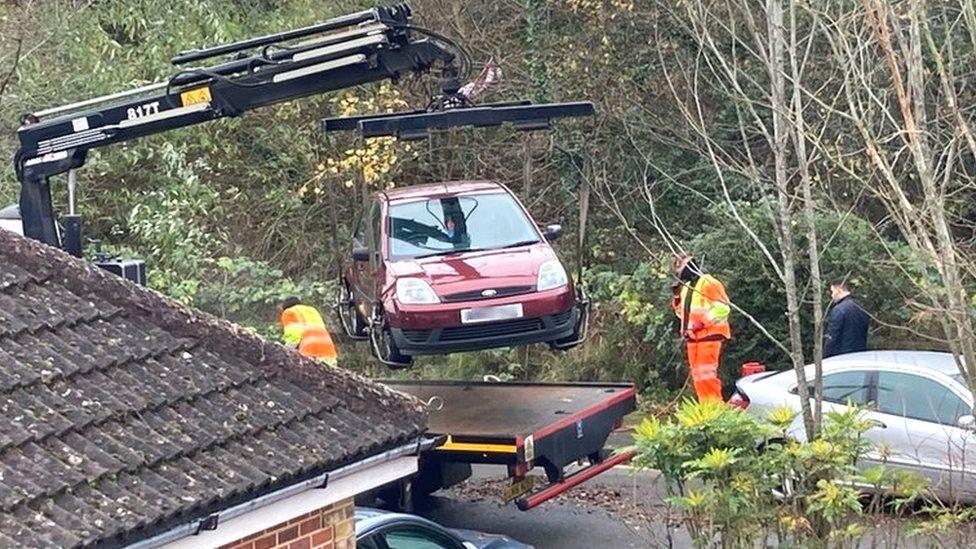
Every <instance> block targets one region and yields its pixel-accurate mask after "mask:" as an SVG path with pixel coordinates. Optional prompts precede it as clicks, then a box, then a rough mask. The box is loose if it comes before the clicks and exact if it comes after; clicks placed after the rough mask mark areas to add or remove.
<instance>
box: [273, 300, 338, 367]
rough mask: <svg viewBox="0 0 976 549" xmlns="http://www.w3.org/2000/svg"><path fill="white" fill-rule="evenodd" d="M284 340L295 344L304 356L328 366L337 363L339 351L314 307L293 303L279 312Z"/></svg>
mask: <svg viewBox="0 0 976 549" xmlns="http://www.w3.org/2000/svg"><path fill="white" fill-rule="evenodd" d="M281 327H282V328H283V329H284V332H285V333H284V340H285V343H287V344H289V345H293V346H296V347H297V348H298V352H299V353H301V354H302V355H304V356H307V357H310V358H314V359H316V360H321V361H323V362H325V363H327V364H329V365H330V366H335V365H337V364H338V358H339V353H338V352H337V351H336V346H335V344H334V343H333V342H332V336H331V335H329V330H327V329H326V327H325V322H323V321H322V315H320V314H319V312H318V311H316V310H315V308H314V307H309V306H308V305H295V306H292V307H289V308H287V309H285V310H284V311H282V312H281Z"/></svg>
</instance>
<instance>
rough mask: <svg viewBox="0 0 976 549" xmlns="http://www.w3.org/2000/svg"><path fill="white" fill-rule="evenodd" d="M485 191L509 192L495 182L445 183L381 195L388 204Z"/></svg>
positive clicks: (400, 189)
mask: <svg viewBox="0 0 976 549" xmlns="http://www.w3.org/2000/svg"><path fill="white" fill-rule="evenodd" d="M484 191H496V192H498V191H500V192H508V189H507V188H506V187H505V186H504V185H502V184H501V183H497V182H494V181H444V182H441V183H429V184H426V185H410V186H409V187H400V188H397V189H390V190H388V191H383V192H382V193H380V194H381V195H383V196H384V197H385V198H386V200H387V201H388V202H400V201H406V200H416V199H419V198H441V197H444V196H453V195H458V194H470V193H477V192H484Z"/></svg>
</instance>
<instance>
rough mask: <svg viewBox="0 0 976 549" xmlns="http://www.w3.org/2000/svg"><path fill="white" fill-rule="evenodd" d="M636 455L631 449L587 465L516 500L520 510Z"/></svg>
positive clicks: (528, 507)
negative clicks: (559, 480)
mask: <svg viewBox="0 0 976 549" xmlns="http://www.w3.org/2000/svg"><path fill="white" fill-rule="evenodd" d="M635 455H637V452H635V451H633V450H631V451H629V452H624V453H622V454H617V455H615V456H613V457H610V458H608V459H606V460H604V461H602V462H600V463H597V464H594V465H590V466H588V467H585V468H583V469H582V470H580V471H578V472H576V473H573V474H572V475H570V476H568V477H566V478H565V479H563V481H562V482H557V483H554V484H550V485H549V486H547V487H545V488H543V489H542V490H540V491H539V492H537V493H535V494H532V495H531V496H529V497H526V498H522V499H519V500H518V501H517V502H516V505H518V508H519V509H520V510H522V511H528V510H529V509H531V508H533V507H535V506H537V505H539V504H541V503H544V502H546V501H549V500H550V499H552V498H554V497H556V496H558V495H559V494H562V493H563V492H565V491H567V490H569V489H570V488H573V487H574V486H579V485H580V484H583V483H584V482H586V481H588V480H590V479H591V478H593V477H595V476H597V475H599V474H600V473H602V472H604V471H606V470H607V469H612V468H613V467H616V466H617V465H620V464H621V463H627V462H628V461H630V460H631V459H633V458H634V456H635Z"/></svg>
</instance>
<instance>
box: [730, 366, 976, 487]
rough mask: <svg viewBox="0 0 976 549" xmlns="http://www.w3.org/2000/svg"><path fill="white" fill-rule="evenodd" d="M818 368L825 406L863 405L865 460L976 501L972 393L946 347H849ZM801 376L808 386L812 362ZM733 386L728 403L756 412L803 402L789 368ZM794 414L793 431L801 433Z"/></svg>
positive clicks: (756, 375) (826, 408) (811, 376)
mask: <svg viewBox="0 0 976 549" xmlns="http://www.w3.org/2000/svg"><path fill="white" fill-rule="evenodd" d="M823 372H824V377H823V382H824V403H823V407H824V411H825V412H826V411H827V410H830V409H843V408H845V407H846V406H847V402H848V401H851V402H854V403H856V404H860V405H866V406H868V412H867V416H868V419H869V420H871V422H872V423H873V425H874V427H872V428H871V429H870V430H868V432H867V434H866V435H867V436H868V437H869V438H870V440H871V442H872V443H873V444H872V449H871V450H870V451H869V453H868V455H867V456H866V460H865V462H866V463H864V464H862V465H861V466H862V467H871V466H875V465H878V464H879V463H881V462H882V461H883V462H884V463H885V465H886V466H887V467H889V468H891V467H898V468H902V469H906V470H908V471H911V472H914V473H916V474H920V475H922V476H924V477H926V478H927V479H928V480H929V488H930V490H931V492H932V495H933V496H935V497H937V498H939V499H941V500H942V501H963V502H973V501H976V430H974V425H976V421H974V418H973V395H972V392H971V391H970V390H969V388H968V387H967V386H966V383H965V381H964V379H963V377H962V375H961V374H960V373H959V369H958V367H957V366H956V363H955V360H954V359H953V357H952V355H951V354H949V353H938V352H929V351H866V352H861V353H851V354H846V355H841V356H836V357H832V358H828V359H825V360H824V361H823ZM806 376H807V381H808V383H809V384H810V392H811V393H812V392H813V366H812V365H811V366H807V367H806ZM736 391H737V392H736V394H734V395H733V396H732V399H731V400H730V403H732V404H734V405H737V406H739V407H741V408H745V409H746V410H747V411H749V412H752V413H756V414H757V415H759V414H763V413H764V412H765V411H766V410H769V409H770V408H774V407H777V406H783V405H786V406H789V407H791V408H793V409H795V410H797V411H799V409H800V399H799V396H797V382H796V374H795V373H794V372H793V370H788V371H783V372H765V373H759V374H753V375H750V376H746V377H743V378H741V379H740V380H739V381H738V382H736ZM797 416H798V417H797V419H796V420H795V421H794V423H793V425H791V427H790V434H791V435H792V436H794V437H797V438H798V439H803V438H804V430H803V422H802V418H800V417H799V414H797ZM882 453H885V454H886V456H885V457H884V458H883V457H882Z"/></svg>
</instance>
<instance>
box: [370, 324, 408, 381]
mask: <svg viewBox="0 0 976 549" xmlns="http://www.w3.org/2000/svg"><path fill="white" fill-rule="evenodd" d="M369 337H370V340H371V342H372V347H373V354H374V355H376V358H378V359H380V362H382V363H383V364H385V365H387V366H389V367H390V368H393V369H395V370H396V369H402V368H409V367H410V366H412V365H413V358H412V357H410V356H408V355H405V354H402V353H401V352H400V348H399V347H397V344H396V341H395V340H394V339H393V333H392V332H391V331H390V325H389V322H388V321H387V319H386V315H385V314H383V312H382V311H374V313H373V318H372V319H371V322H370V329H369Z"/></svg>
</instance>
